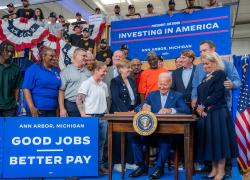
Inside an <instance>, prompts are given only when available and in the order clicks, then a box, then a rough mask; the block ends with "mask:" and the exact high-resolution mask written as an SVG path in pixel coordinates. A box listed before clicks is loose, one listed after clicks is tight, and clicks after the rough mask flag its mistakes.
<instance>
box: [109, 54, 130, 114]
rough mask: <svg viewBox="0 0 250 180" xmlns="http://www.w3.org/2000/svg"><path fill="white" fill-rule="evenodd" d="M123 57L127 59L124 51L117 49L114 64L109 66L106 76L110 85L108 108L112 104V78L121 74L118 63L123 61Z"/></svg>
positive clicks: (113, 57)
mask: <svg viewBox="0 0 250 180" xmlns="http://www.w3.org/2000/svg"><path fill="white" fill-rule="evenodd" d="M123 59H125V56H124V53H123V52H122V51H120V50H117V51H115V52H114V54H113V56H112V64H113V65H112V66H109V67H108V72H107V75H106V76H105V78H104V82H105V83H106V84H107V86H108V93H109V97H108V98H109V99H108V109H110V105H111V92H110V83H111V80H112V79H113V78H115V77H117V76H118V75H119V73H118V70H117V67H116V65H117V63H118V62H119V61H121V60H123Z"/></svg>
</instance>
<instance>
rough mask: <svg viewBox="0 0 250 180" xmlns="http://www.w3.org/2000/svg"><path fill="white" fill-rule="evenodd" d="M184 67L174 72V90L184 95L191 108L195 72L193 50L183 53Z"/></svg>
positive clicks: (181, 58)
mask: <svg viewBox="0 0 250 180" xmlns="http://www.w3.org/2000/svg"><path fill="white" fill-rule="evenodd" d="M180 60H181V64H182V67H181V68H178V69H176V70H174V71H173V73H172V77H173V83H172V90H174V91H177V92H180V93H182V95H183V98H184V101H185V103H186V104H187V105H188V106H190V103H191V93H192V80H193V77H194V72H195V65H193V61H194V60H195V54H194V52H193V51H192V50H184V51H182V52H181V57H180Z"/></svg>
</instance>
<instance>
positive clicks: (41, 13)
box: [33, 8, 44, 20]
mask: <svg viewBox="0 0 250 180" xmlns="http://www.w3.org/2000/svg"><path fill="white" fill-rule="evenodd" d="M36 10H39V11H40V20H44V15H43V11H42V9H40V8H36V9H35V12H36ZM33 18H34V20H37V19H38V16H37V15H36V13H35V14H34V17H33Z"/></svg>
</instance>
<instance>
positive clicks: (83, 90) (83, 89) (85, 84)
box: [78, 80, 89, 95]
mask: <svg viewBox="0 0 250 180" xmlns="http://www.w3.org/2000/svg"><path fill="white" fill-rule="evenodd" d="M88 90H89V84H88V81H87V80H86V81H83V82H82V83H81V85H80V87H79V89H78V94H84V95H88Z"/></svg>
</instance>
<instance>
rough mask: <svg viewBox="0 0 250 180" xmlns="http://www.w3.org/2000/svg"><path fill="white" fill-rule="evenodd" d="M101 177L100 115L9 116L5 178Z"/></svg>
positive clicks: (5, 153)
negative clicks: (56, 116)
mask: <svg viewBox="0 0 250 180" xmlns="http://www.w3.org/2000/svg"><path fill="white" fill-rule="evenodd" d="M66 176H98V119H97V118H27V117H25V118H6V119H5V128H4V159H3V177H4V178H28V177H66Z"/></svg>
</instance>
